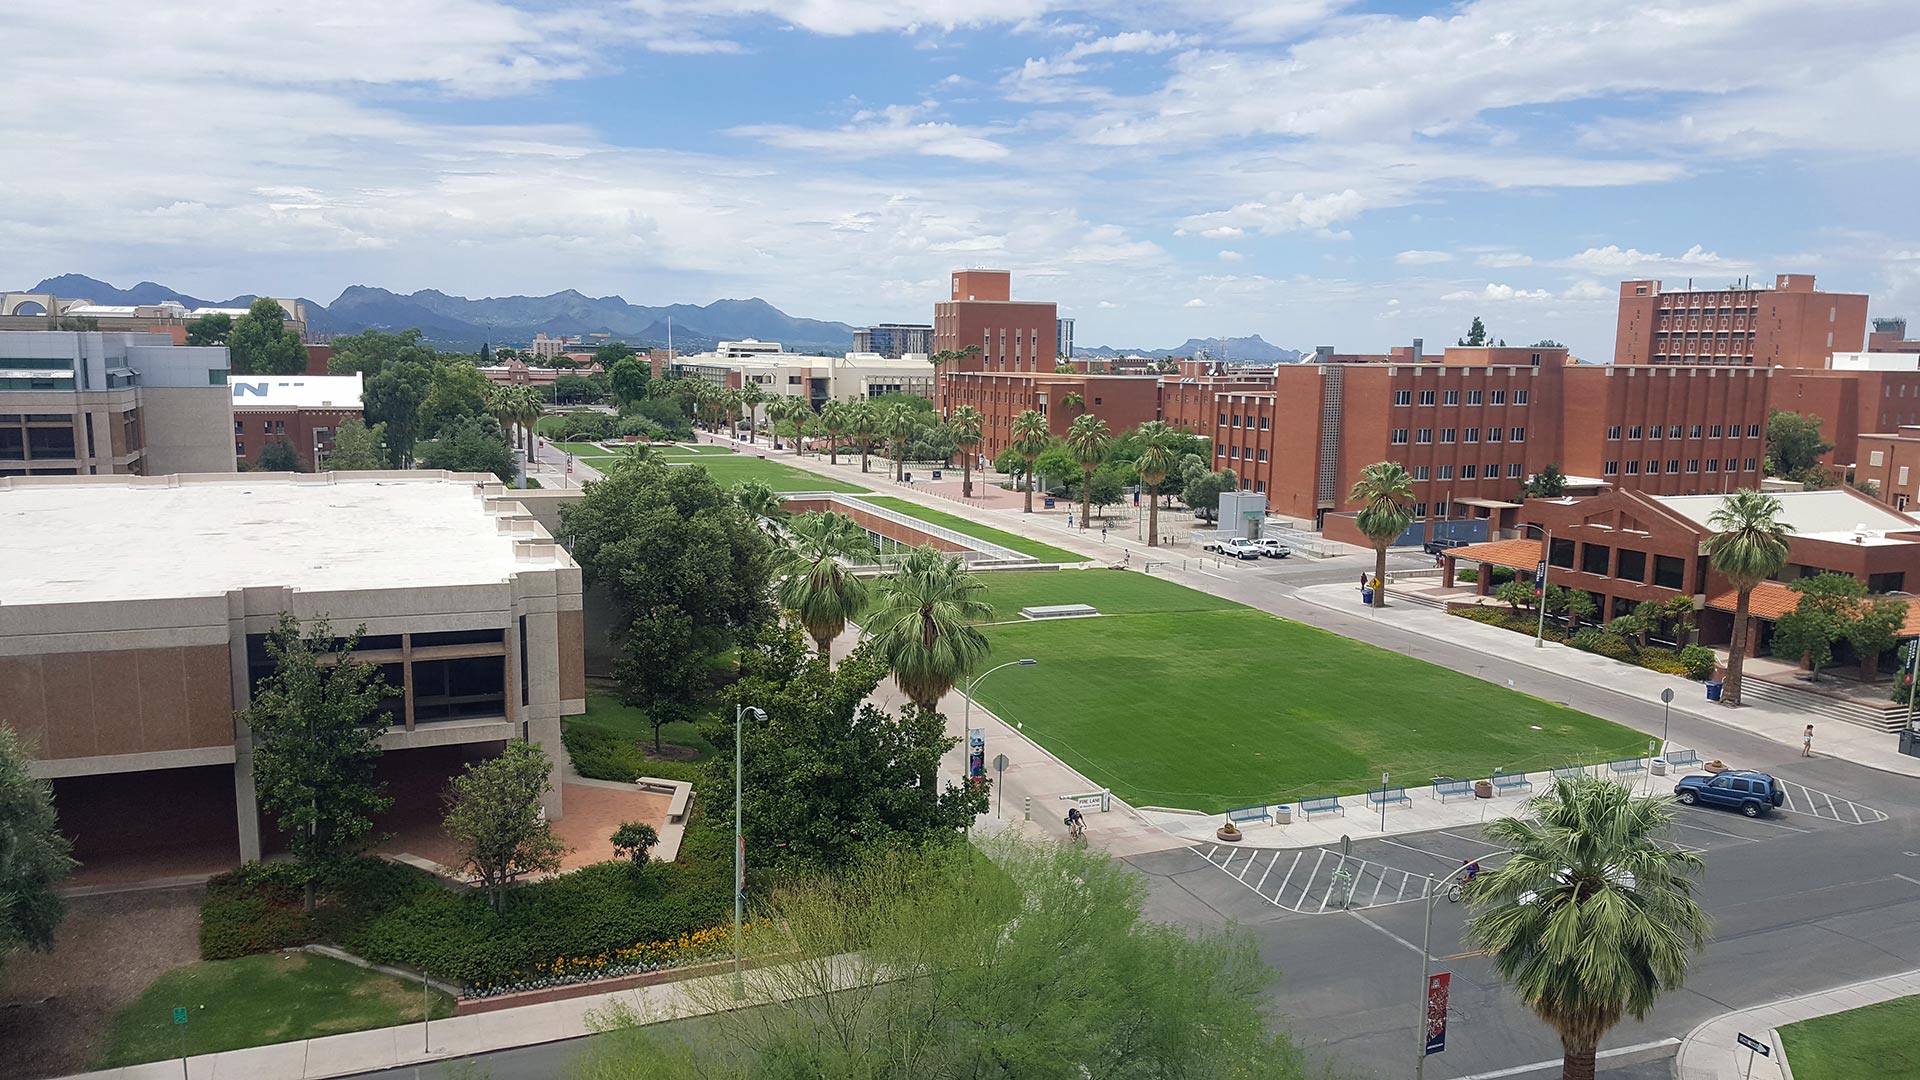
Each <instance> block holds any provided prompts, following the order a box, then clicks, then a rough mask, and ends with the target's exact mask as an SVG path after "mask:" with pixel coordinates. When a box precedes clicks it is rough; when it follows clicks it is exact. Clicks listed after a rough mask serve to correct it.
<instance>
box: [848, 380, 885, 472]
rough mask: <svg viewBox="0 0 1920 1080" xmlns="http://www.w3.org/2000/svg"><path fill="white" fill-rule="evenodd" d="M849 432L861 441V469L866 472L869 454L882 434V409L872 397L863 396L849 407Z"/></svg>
mask: <svg viewBox="0 0 1920 1080" xmlns="http://www.w3.org/2000/svg"><path fill="white" fill-rule="evenodd" d="M847 434H849V435H851V436H853V437H854V438H855V439H858V440H859V441H860V471H861V472H866V471H867V455H868V453H870V452H871V451H872V450H873V440H874V437H875V436H877V435H879V434H880V410H879V409H878V408H877V407H876V406H875V405H874V403H873V401H872V400H871V399H869V398H862V399H860V400H859V401H856V402H854V403H853V404H852V405H849V406H848V407H847Z"/></svg>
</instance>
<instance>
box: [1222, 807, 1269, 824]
mask: <svg viewBox="0 0 1920 1080" xmlns="http://www.w3.org/2000/svg"><path fill="white" fill-rule="evenodd" d="M1227 820H1228V821H1229V822H1231V823H1232V824H1235V825H1239V824H1241V823H1242V822H1250V821H1272V820H1273V815H1272V814H1270V813H1268V812H1267V808H1266V807H1265V806H1241V807H1237V808H1235V809H1232V810H1229V811H1227Z"/></svg>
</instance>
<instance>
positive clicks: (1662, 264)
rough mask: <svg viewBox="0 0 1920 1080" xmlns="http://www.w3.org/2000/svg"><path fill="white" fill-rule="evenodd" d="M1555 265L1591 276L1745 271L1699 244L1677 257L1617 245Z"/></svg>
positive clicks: (1588, 250) (1569, 257) (1739, 263)
mask: <svg viewBox="0 0 1920 1080" xmlns="http://www.w3.org/2000/svg"><path fill="white" fill-rule="evenodd" d="M1554 265H1556V266H1563V267H1566V268H1567V269H1570V270H1581V271H1585V272H1587V273H1592V274H1603V275H1616V274H1620V275H1626V274H1634V273H1658V272H1661V271H1676V270H1721V271H1732V270H1736V269H1740V268H1743V267H1744V266H1745V265H1746V264H1745V263H1741V262H1735V261H1733V260H1729V259H1723V258H1721V257H1720V256H1719V255H1718V254H1715V253H1714V252H1711V251H1708V250H1706V249H1704V248H1702V247H1701V246H1700V245H1699V244H1695V245H1693V246H1692V247H1690V248H1688V249H1687V250H1685V251H1683V252H1681V253H1680V254H1678V255H1662V254H1660V253H1659V252H1657V251H1641V250H1639V249H1638V248H1623V247H1620V246H1619V245H1617V244H1608V245H1607V246H1606V247H1594V248H1588V249H1586V250H1585V251H1582V252H1580V253H1579V254H1577V255H1570V256H1568V257H1567V258H1565V259H1562V260H1560V261H1559V262H1558V263H1556V264H1554Z"/></svg>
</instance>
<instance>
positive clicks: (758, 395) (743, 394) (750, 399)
mask: <svg viewBox="0 0 1920 1080" xmlns="http://www.w3.org/2000/svg"><path fill="white" fill-rule="evenodd" d="M766 400H767V392H766V391H765V390H762V389H760V384H759V383H748V384H747V385H745V386H743V387H741V388H740V403H741V404H742V405H745V406H746V407H747V445H749V446H751V445H753V444H754V442H755V441H756V436H757V435H758V434H759V428H760V406H761V405H762V404H764V403H765V402H766Z"/></svg>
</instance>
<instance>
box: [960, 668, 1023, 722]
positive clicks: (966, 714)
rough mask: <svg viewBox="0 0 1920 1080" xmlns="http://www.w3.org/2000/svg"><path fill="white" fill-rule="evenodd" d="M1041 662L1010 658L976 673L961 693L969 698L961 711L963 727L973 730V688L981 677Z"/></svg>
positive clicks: (978, 683)
mask: <svg viewBox="0 0 1920 1080" xmlns="http://www.w3.org/2000/svg"><path fill="white" fill-rule="evenodd" d="M1039 662H1040V661H1038V660H1033V659H1025V660H1009V661H1007V662H1006V663H1004V664H1000V665H998V666H997V667H990V668H988V669H987V670H985V671H983V672H981V673H980V674H978V675H975V676H974V677H973V681H972V682H970V683H968V684H967V691H966V693H965V694H963V695H961V696H962V697H964V698H966V699H967V704H966V706H965V708H964V709H962V711H961V716H962V719H961V721H960V726H961V727H962V728H963V729H966V730H968V731H971V730H972V728H973V688H974V687H976V686H979V685H980V680H981V679H984V678H986V677H987V676H989V675H991V674H993V673H994V672H996V671H999V670H1000V668H1006V667H1015V666H1019V667H1032V666H1033V665H1035V664H1037V663H1039Z"/></svg>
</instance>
